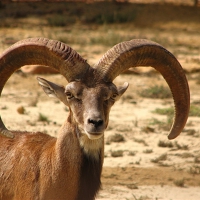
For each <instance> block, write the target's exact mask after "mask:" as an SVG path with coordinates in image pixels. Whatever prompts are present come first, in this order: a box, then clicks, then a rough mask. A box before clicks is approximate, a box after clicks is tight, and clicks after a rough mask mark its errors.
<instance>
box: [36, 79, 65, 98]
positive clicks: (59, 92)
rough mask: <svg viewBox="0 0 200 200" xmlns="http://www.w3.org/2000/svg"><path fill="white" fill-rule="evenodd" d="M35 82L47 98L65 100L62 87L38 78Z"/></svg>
mask: <svg viewBox="0 0 200 200" xmlns="http://www.w3.org/2000/svg"><path fill="white" fill-rule="evenodd" d="M37 80H38V83H39V84H40V86H41V87H42V89H43V90H44V92H45V93H46V94H47V95H48V96H49V97H56V98H58V99H60V100H61V101H64V100H65V88H64V87H63V86H61V85H57V84H55V83H52V82H50V81H47V80H45V79H44V78H40V77H37Z"/></svg>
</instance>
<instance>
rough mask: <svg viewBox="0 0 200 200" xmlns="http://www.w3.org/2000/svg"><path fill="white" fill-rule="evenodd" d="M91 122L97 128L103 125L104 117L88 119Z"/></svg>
mask: <svg viewBox="0 0 200 200" xmlns="http://www.w3.org/2000/svg"><path fill="white" fill-rule="evenodd" d="M88 123H89V124H93V125H94V126H95V127H96V128H97V127H99V126H101V125H103V120H102V119H97V120H95V119H88Z"/></svg>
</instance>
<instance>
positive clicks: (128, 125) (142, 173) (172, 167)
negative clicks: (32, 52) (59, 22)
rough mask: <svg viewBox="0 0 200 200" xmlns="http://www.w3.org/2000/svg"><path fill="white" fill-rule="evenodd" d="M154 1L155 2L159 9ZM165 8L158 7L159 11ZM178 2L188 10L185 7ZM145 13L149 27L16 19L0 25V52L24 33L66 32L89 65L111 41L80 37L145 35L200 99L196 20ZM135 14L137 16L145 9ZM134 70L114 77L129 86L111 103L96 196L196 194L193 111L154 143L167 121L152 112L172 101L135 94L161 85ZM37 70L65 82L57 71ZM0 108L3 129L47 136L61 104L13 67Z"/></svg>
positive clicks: (199, 158)
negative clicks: (175, 131) (175, 63)
mask: <svg viewBox="0 0 200 200" xmlns="http://www.w3.org/2000/svg"><path fill="white" fill-rule="evenodd" d="M146 6H147V5H146ZM161 8H162V7H160V6H159V9H161ZM175 8H176V7H175ZM175 8H174V9H175ZM146 9H147V8H146ZM166 9H167V8H163V12H165V11H164V10H166ZM177 9H179V8H178V7H177ZM184 9H185V13H187V12H189V11H188V10H190V9H191V7H185V8H184ZM159 13H162V10H159ZM174 15H175V13H171V16H174ZM189 16H192V14H190V15H189ZM198 17H199V16H192V17H191V18H192V19H193V18H195V19H196V18H198ZM147 18H148V17H147ZM149 18H150V19H151V20H153V24H152V26H149V25H147V24H145V25H144V26H142V27H141V26H138V25H137V23H138V22H136V23H133V24H118V25H109V26H108V25H101V26H96V25H90V26H88V25H80V24H79V25H77V24H76V25H73V26H70V27H67V28H66V27H65V28H60V27H59V28H58V27H57V28H52V27H49V26H41V21H42V22H45V20H44V19H42V18H41V19H39V18H37V17H27V18H25V19H23V18H22V19H21V18H20V19H18V20H17V22H16V23H17V24H18V23H21V25H19V24H18V25H17V26H16V27H2V28H1V29H0V36H1V40H0V51H1V52H3V50H5V49H6V48H7V47H8V46H9V45H11V44H12V43H14V42H15V41H18V40H20V39H24V38H27V37H37V36H42V37H50V38H53V39H58V38H60V37H61V36H62V37H70V38H71V39H72V40H73V41H74V44H71V46H72V47H73V48H74V49H75V50H77V51H78V52H79V53H80V54H81V55H82V56H83V57H84V58H86V59H87V60H88V62H89V63H90V64H94V63H95V62H97V60H98V59H99V58H100V57H101V56H102V55H103V54H104V53H105V52H106V50H108V49H109V48H110V47H111V46H110V47H109V46H106V45H99V44H96V43H94V44H91V43H90V42H87V41H88V38H101V37H110V35H109V34H113V37H116V35H120V37H121V41H124V40H126V39H127V37H132V38H148V39H151V40H155V41H157V42H159V43H161V44H163V45H164V46H165V47H166V48H167V49H169V50H170V51H171V52H172V53H174V54H175V55H176V57H177V58H178V60H179V61H180V63H181V64H182V66H183V68H184V69H185V71H186V72H187V77H188V80H189V85H190V90H191V103H192V104H193V105H195V106H197V107H198V106H200V105H199V104H200V101H199V100H200V90H199V83H198V81H199V77H200V75H199V69H200V40H199V34H200V31H199V30H200V25H199V23H197V21H198V20H197V19H196V20H194V22H193V21H192V20H190V19H188V20H187V22H185V21H184V20H181V19H180V18H178V17H177V18H176V19H175V18H173V20H168V21H166V20H164V19H163V20H164V21H165V22H164V23H162V21H161V20H157V21H156V20H155V19H152V18H153V17H152V15H151V16H150V17H149ZM157 18H159V15H158V16H157ZM9 20H10V19H9ZM43 20H44V21H43ZM137 20H138V21H143V20H144V16H141V18H137ZM11 21H12V20H11ZM13 23H14V22H13ZM74 34H76V37H77V38H81V39H83V38H85V44H84V43H80V42H79V41H77V40H78V39H76V40H75V39H74V37H73V35H74ZM100 36H101V37H100ZM123 38H124V39H123ZM137 72H138V73H139V74H131V75H125V74H124V75H121V76H120V77H118V78H117V79H116V80H115V83H116V84H117V85H120V84H123V82H125V81H128V82H129V83H130V87H129V89H128V91H127V92H126V94H125V95H124V97H122V99H121V100H119V102H117V103H116V105H114V107H113V109H112V110H111V114H110V123H109V127H108V130H107V132H106V133H105V138H106V140H105V160H104V168H103V174H102V190H101V191H100V193H99V194H98V197H97V199H98V200H106V199H120V200H125V199H130V200H131V199H132V200H136V199H137V200H156V199H157V200H199V199H200V132H199V130H200V125H199V122H200V118H199V117H198V116H191V117H189V120H188V123H187V125H186V127H185V129H184V131H183V132H182V134H181V135H180V136H179V137H178V138H177V139H176V140H175V141H171V146H170V147H166V146H167V145H159V144H160V143H161V142H162V143H164V144H168V143H169V141H168V140H167V134H168V132H169V128H170V127H167V128H166V127H164V125H160V123H159V121H162V122H163V123H164V124H168V121H167V116H166V115H159V114H156V113H154V112H153V111H155V109H156V108H168V107H173V101H172V99H171V98H168V99H152V98H144V97H142V96H141V95H140V94H139V93H140V91H142V90H144V89H146V88H150V87H151V86H153V85H164V86H166V83H165V82H164V80H163V78H162V77H161V76H160V75H159V74H157V73H155V72H154V71H153V70H151V68H142V69H137ZM42 76H43V77H45V78H47V79H48V80H51V81H54V82H57V83H60V84H64V85H65V84H66V82H65V80H64V79H63V77H61V75H42ZM20 108H24V109H25V111H24V112H23V111H20ZM0 110H1V116H2V118H3V120H4V122H5V124H6V125H7V127H8V128H10V129H19V130H31V131H44V132H47V133H49V134H51V135H54V136H56V132H57V130H58V129H59V127H60V126H61V124H62V123H63V121H64V120H65V118H66V116H67V109H66V108H65V107H64V105H63V104H61V103H59V102H58V101H57V100H56V99H49V98H48V97H46V96H45V94H43V92H42V89H41V88H40V87H39V86H38V84H37V82H36V76H35V75H26V76H22V75H21V74H17V73H15V74H14V75H13V76H12V77H11V78H10V79H9V81H8V82H7V84H6V86H5V89H4V90H3V93H2V97H1V104H0ZM40 114H42V115H45V116H46V120H44V121H40V120H41V119H40V117H39V116H40ZM152 122H154V123H152ZM13 127H14V128H13ZM116 134H118V136H119V135H120V136H121V137H124V140H123V139H121V140H119V141H118V142H115V141H113V138H116ZM111 136H113V137H111Z"/></svg>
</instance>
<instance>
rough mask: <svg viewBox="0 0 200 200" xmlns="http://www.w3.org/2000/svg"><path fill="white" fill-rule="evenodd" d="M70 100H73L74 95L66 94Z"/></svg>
mask: <svg viewBox="0 0 200 200" xmlns="http://www.w3.org/2000/svg"><path fill="white" fill-rule="evenodd" d="M65 94H66V96H67V98H68V99H72V98H73V97H74V95H73V94H72V93H71V92H65Z"/></svg>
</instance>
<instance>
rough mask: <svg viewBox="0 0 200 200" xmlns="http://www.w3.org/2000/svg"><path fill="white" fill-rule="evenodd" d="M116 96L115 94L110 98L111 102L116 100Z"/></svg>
mask: <svg viewBox="0 0 200 200" xmlns="http://www.w3.org/2000/svg"><path fill="white" fill-rule="evenodd" d="M117 96H118V94H117V93H114V94H113V95H112V96H111V97H110V98H111V99H112V100H116V98H117Z"/></svg>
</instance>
